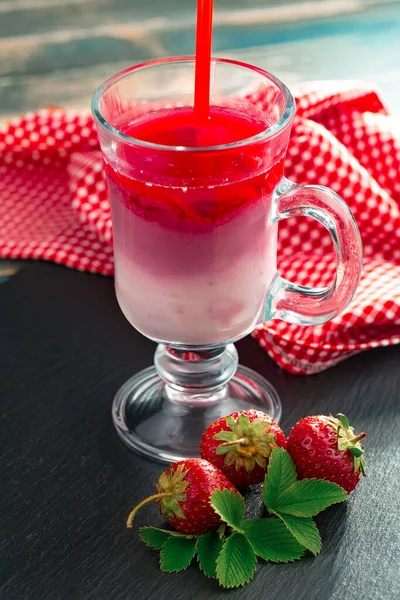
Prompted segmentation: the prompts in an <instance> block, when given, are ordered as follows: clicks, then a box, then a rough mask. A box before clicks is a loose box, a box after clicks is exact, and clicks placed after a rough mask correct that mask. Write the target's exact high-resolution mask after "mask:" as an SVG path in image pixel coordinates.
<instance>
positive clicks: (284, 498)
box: [269, 479, 347, 517]
mask: <svg viewBox="0 0 400 600" xmlns="http://www.w3.org/2000/svg"><path fill="white" fill-rule="evenodd" d="M346 498H347V494H346V492H345V491H344V489H343V488H341V487H340V486H339V485H337V484H336V483H332V482H331V481H325V480H323V479H302V480H301V481H296V482H295V483H292V484H291V485H290V486H289V487H288V488H287V489H286V490H285V491H284V492H282V493H281V494H280V495H279V496H277V497H276V498H274V501H273V502H272V504H270V506H269V510H270V511H271V512H273V513H275V514H276V513H281V514H287V515H293V516H294V517H314V516H315V515H317V514H318V513H320V512H321V511H323V510H325V509H326V508H328V506H331V504H336V503H337V502H343V500H346Z"/></svg>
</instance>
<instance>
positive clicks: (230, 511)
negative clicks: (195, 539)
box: [210, 490, 246, 533]
mask: <svg viewBox="0 0 400 600" xmlns="http://www.w3.org/2000/svg"><path fill="white" fill-rule="evenodd" d="M210 502H211V506H212V507H213V509H214V510H215V512H216V513H218V514H219V516H220V517H221V519H222V520H223V521H225V523H227V525H229V526H230V527H232V529H235V531H238V532H239V533H243V531H242V530H241V529H240V525H241V523H242V521H243V518H244V513H245V511H246V505H245V502H244V498H243V496H241V495H240V494H236V493H235V492H232V491H231V490H223V491H221V490H216V491H215V492H214V493H213V494H211V498H210Z"/></svg>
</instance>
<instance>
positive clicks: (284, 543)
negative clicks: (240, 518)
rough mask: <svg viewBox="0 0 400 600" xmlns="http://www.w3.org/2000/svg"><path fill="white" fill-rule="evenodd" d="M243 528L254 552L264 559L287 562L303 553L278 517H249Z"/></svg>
mask: <svg viewBox="0 0 400 600" xmlns="http://www.w3.org/2000/svg"><path fill="white" fill-rule="evenodd" d="M243 529H244V533H245V535H246V537H247V539H248V540H249V542H250V544H251V545H252V547H253V549H254V552H255V553H256V554H257V556H260V557H261V558H263V559H264V560H271V561H272V562H289V561H292V560H296V559H297V558H300V557H301V556H302V554H304V548H303V547H302V545H301V544H299V542H298V541H297V540H296V539H295V538H294V537H293V535H292V534H291V533H290V531H288V530H287V529H286V527H285V525H284V524H283V523H281V521H278V519H249V520H248V521H245V522H244V523H243Z"/></svg>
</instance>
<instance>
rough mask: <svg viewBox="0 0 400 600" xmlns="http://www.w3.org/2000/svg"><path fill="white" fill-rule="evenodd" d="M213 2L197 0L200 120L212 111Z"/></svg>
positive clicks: (196, 109)
mask: <svg viewBox="0 0 400 600" xmlns="http://www.w3.org/2000/svg"><path fill="white" fill-rule="evenodd" d="M213 4H214V2H213V0H197V25H196V72H195V82H194V112H195V115H196V116H197V117H198V119H199V121H206V120H207V119H208V115H209V111H210V69H211V45H212V18H213Z"/></svg>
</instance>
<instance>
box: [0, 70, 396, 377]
mask: <svg viewBox="0 0 400 600" xmlns="http://www.w3.org/2000/svg"><path fill="white" fill-rule="evenodd" d="M296 99H297V105H298V110H297V115H296V118H295V121H294V125H293V130H292V136H291V141H290V145H289V149H288V154H287V159H286V166H285V174H286V176H287V177H289V178H291V179H293V180H294V181H296V182H298V183H306V182H307V183H318V184H321V185H327V186H329V187H331V188H332V189H333V190H335V191H336V192H337V193H338V194H340V195H341V196H342V197H343V198H344V199H345V200H346V202H347V203H348V204H349V206H350V208H351V209H352V211H353V213H354V216H355V218H356V220H357V222H358V225H359V227H360V231H361V236H362V240H363V245H364V265H363V272H362V277H361V282H360V285H359V288H358V291H357V294H356V297H355V298H354V300H353V302H352V303H351V304H350V306H349V307H348V309H347V310H346V311H345V312H344V313H343V314H342V315H340V316H339V317H337V318H335V319H334V320H333V321H331V322H330V323H326V324H325V325H320V326H317V327H300V326H297V325H291V324H287V323H284V322H282V321H279V320H273V321H269V322H267V323H264V324H262V325H260V326H259V327H258V328H257V329H256V330H255V331H254V334H253V335H254V336H255V338H256V339H257V340H258V342H259V343H260V345H261V346H262V347H263V348H264V349H265V350H266V351H267V352H268V354H269V355H270V356H271V357H272V358H273V359H274V360H275V361H276V362H277V363H278V364H279V365H280V366H281V367H283V368H284V369H286V370H288V371H290V372H292V373H297V374H307V373H315V372H318V371H322V370H324V369H327V368H328V367H331V366H333V365H335V364H336V363H337V362H339V361H340V360H343V359H344V358H346V357H348V356H350V355H352V354H355V353H357V352H359V351H361V350H364V349H366V348H374V347H377V346H387V345H389V344H396V343H400V126H399V124H398V123H396V120H395V119H394V118H393V117H391V116H389V115H388V112H387V110H386V108H385V106H384V104H383V102H382V100H381V98H380V96H379V93H378V92H377V91H376V90H375V89H374V87H373V86H370V85H368V84H365V83H360V82H347V81H346V82H322V83H312V84H304V85H302V86H299V88H298V89H297V90H296ZM262 100H263V99H262V98H260V99H258V101H259V102H260V103H262ZM0 257H3V258H34V259H44V260H50V261H54V262H57V263H60V264H62V265H65V266H68V267H72V268H76V269H80V270H84V271H91V272H94V273H101V274H104V275H111V274H113V270H114V266H113V251H112V229H111V213H110V205H109V200H108V194H107V187H106V181H105V175H104V170H103V166H102V159H101V154H100V151H99V145H98V140H97V134H96V129H95V125H94V122H93V119H92V117H91V115H89V114H82V113H77V112H71V111H64V110H61V109H46V110H40V111H39V112H36V113H28V114H26V115H25V116H23V117H21V118H18V119H14V120H12V121H11V122H10V123H7V124H5V125H3V126H2V127H1V128H0ZM278 267H279V271H280V272H281V274H282V275H283V276H284V277H285V278H287V279H290V280H293V281H296V282H297V283H300V284H302V285H312V286H323V285H327V284H328V283H329V281H330V280H331V279H332V277H333V274H334V269H335V261H334V258H333V251H332V244H331V240H330V237H329V235H328V234H327V232H326V231H325V230H324V229H323V228H322V227H321V226H320V225H318V224H317V223H315V222H310V221H309V220H307V219H304V218H296V219H294V218H291V219H287V220H285V221H283V222H282V223H281V224H280V229H279V248H278Z"/></svg>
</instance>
